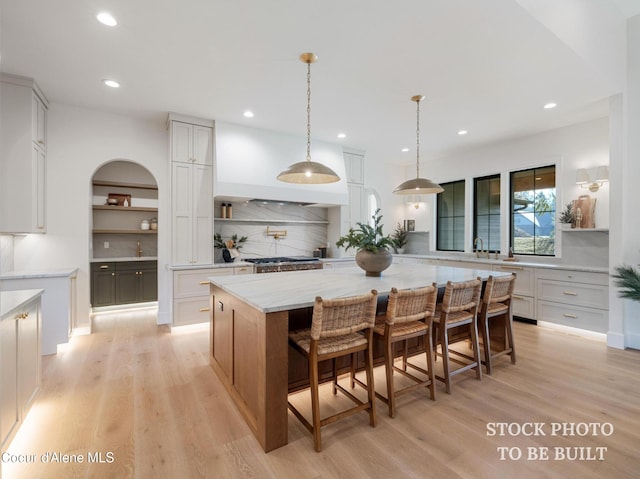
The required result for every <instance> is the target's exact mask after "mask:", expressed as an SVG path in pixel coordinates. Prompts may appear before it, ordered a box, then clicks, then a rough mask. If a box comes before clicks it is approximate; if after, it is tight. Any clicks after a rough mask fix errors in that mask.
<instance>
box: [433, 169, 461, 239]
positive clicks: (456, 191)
mask: <svg viewBox="0 0 640 479" xmlns="http://www.w3.org/2000/svg"><path fill="white" fill-rule="evenodd" d="M440 186H442V187H443V188H444V191H443V192H442V193H439V194H438V198H437V213H436V214H437V216H436V217H437V231H436V249H438V250H442V251H464V180H463V181H456V182H453V183H444V184H441V185H440Z"/></svg>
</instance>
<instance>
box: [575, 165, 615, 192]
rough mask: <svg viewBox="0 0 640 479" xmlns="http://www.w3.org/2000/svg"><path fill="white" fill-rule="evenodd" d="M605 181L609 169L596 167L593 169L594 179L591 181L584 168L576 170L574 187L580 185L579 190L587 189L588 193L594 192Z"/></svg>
mask: <svg viewBox="0 0 640 479" xmlns="http://www.w3.org/2000/svg"><path fill="white" fill-rule="evenodd" d="M605 181H609V167H608V166H606V165H604V166H598V167H597V168H596V169H595V179H594V180H593V181H591V176H590V175H589V171H588V170H587V169H586V168H578V170H577V171H576V185H580V187H581V188H588V189H589V191H592V192H594V193H595V192H596V191H598V190H599V189H600V187H601V186H602V185H603V184H604V182H605Z"/></svg>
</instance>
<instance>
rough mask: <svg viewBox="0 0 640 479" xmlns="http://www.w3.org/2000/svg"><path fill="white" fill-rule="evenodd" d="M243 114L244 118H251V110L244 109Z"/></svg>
mask: <svg viewBox="0 0 640 479" xmlns="http://www.w3.org/2000/svg"><path fill="white" fill-rule="evenodd" d="M243 115H244V116H245V118H253V112H252V111H249V110H247V111H245V112H244V113H243Z"/></svg>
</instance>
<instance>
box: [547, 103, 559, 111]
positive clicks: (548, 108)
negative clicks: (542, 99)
mask: <svg viewBox="0 0 640 479" xmlns="http://www.w3.org/2000/svg"><path fill="white" fill-rule="evenodd" d="M556 106H558V105H556V104H555V103H553V102H551V103H547V104H546V105H545V106H544V109H545V110H551V109H552V108H555V107H556Z"/></svg>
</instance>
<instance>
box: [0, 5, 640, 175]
mask: <svg viewBox="0 0 640 479" xmlns="http://www.w3.org/2000/svg"><path fill="white" fill-rule="evenodd" d="M554 2H555V5H554ZM587 4H588V6H589V7H590V8H591V10H590V11H587V10H588V9H587V10H584V6H585V5H587ZM561 5H562V8H561V7H559V6H558V3H557V2H556V1H555V0H482V1H478V0H401V1H397V2H390V1H388V0H385V1H382V0H349V1H344V0H322V1H312V0H270V1H265V0H180V1H176V0H83V1H78V0H55V1H51V0H0V21H1V23H0V49H1V53H2V57H1V61H0V67H1V69H2V71H4V72H9V73H14V74H19V75H24V76H29V77H32V78H35V80H36V81H37V82H38V84H39V85H40V87H41V88H42V90H43V91H44V92H45V95H47V97H48V99H49V101H51V102H58V103H66V104H71V105H79V106H83V107H87V108H95V109H100V110H105V111H109V112H114V113H123V114H127V115H134V116H137V117H138V116H139V117H145V118H155V119H157V120H158V121H164V119H165V118H166V114H167V112H169V111H175V112H178V113H183V114H188V115H194V116H199V117H204V118H212V119H216V120H223V121H227V122H231V123H240V124H246V125H251V126H255V127H258V128H265V129H270V130H277V131H284V132H290V133H295V134H300V135H304V134H305V133H306V123H305V122H306V92H305V90H306V65H304V64H303V63H301V62H300V61H299V60H298V56H299V55H300V53H302V52H306V51H312V52H315V53H316V54H317V55H318V56H319V61H318V62H317V63H315V64H314V65H313V66H312V114H311V117H312V136H313V137H314V138H320V139H323V140H327V141H331V142H335V143H343V144H344V145H345V146H349V147H352V148H357V149H362V150H366V151H367V153H368V154H367V158H368V161H390V162H397V163H411V162H412V161H415V141H416V138H415V103H413V102H411V101H410V97H411V96H413V95H415V94H423V95H425V96H426V100H425V101H424V102H423V103H422V104H421V111H422V114H421V130H422V133H421V146H422V151H421V159H422V160H424V161H428V159H429V158H430V157H431V158H433V157H435V156H442V155H446V154H447V153H450V152H452V151H456V150H460V149H463V148H468V147H470V146H474V145H478V144H482V143H486V142H492V141H496V140H499V139H503V138H508V137H513V136H520V135H524V134H528V133H532V132H536V131H542V130H546V129H550V128H554V127H557V126H561V125H566V124H570V123H574V122H577V121H585V120H588V119H592V118H596V117H601V116H604V115H606V114H607V102H606V98H607V97H608V96H610V95H612V94H615V93H618V92H619V91H620V85H622V84H623V79H622V78H620V77H621V75H619V74H618V73H619V72H618V71H617V70H616V68H603V64H602V62H600V64H599V63H598V58H609V56H608V54H609V53H613V50H614V49H613V48H611V50H612V51H611V52H609V51H606V49H605V51H601V52H598V53H599V55H600V56H598V55H594V56H593V57H591V56H590V53H589V49H590V47H589V42H588V41H586V39H585V38H583V35H582V33H584V32H586V33H587V34H588V33H589V32H592V31H596V32H598V33H600V32H602V31H604V32H605V34H607V35H608V34H609V31H610V30H619V29H620V28H621V29H622V32H623V33H624V20H625V18H628V17H630V16H633V15H636V14H638V13H640V1H638V0H563V2H562V3H561ZM543 6H544V7H545V8H546V12H544V13H545V14H547V17H545V15H544V14H543V13H541V12H540V11H539V10H541V9H542V8H541V7H543ZM569 7H571V8H572V10H571V11H569V10H568V9H569ZM556 9H557V10H558V12H557V15H556V11H555V10H556ZM594 9H596V10H597V12H596V13H597V15H593V13H594ZM603 9H604V10H605V13H606V15H602V12H603ZM102 10H107V11H109V12H111V13H112V14H113V15H114V16H115V17H116V18H117V20H118V22H119V24H118V26H117V27H115V28H108V27H105V26H103V25H101V24H100V23H98V22H97V21H96V19H95V15H96V14H97V13H98V12H99V11H102ZM583 10H584V11H583ZM576 12H578V13H580V14H583V13H584V15H587V14H590V15H591V18H590V19H587V18H586V17H585V18H582V17H581V16H580V15H576ZM549 14H550V15H549ZM563 15H564V17H563ZM603 17H606V19H607V23H606V24H603V25H600V26H601V27H602V28H603V29H605V30H597V29H596V30H593V24H589V23H588V22H587V20H591V21H593V19H594V18H595V21H596V22H600V20H599V19H600V18H603ZM550 18H551V19H552V20H553V21H551V20H549V19H550ZM564 18H566V19H567V20H564ZM581 22H583V24H581ZM580 27H583V29H582V30H581V29H580ZM587 27H588V28H587ZM623 36H624V35H623ZM613 37H615V34H613ZM613 37H612V38H613ZM561 38H562V40H561ZM567 38H570V39H574V40H575V41H574V42H572V41H567ZM596 40H598V42H597V44H598V45H600V46H601V45H604V47H601V48H606V47H607V46H608V45H610V44H611V45H615V41H613V40H612V39H611V38H609V37H607V38H603V41H599V39H596ZM614 40H615V38H614ZM590 41H591V42H592V44H593V41H594V39H590ZM569 45H571V46H569ZM581 45H582V46H584V48H581ZM618 53H619V52H618ZM604 70H607V71H609V70H613V71H614V73H611V71H609V74H608V75H607V74H604V73H603V71H604ZM104 78H113V79H116V80H118V81H119V82H120V83H121V84H122V87H121V88H120V89H118V90H112V89H108V88H106V87H105V86H104V85H103V84H102V83H101V80H102V79H104ZM549 101H554V102H556V103H558V107H557V108H556V109H554V110H549V111H547V110H544V109H543V108H542V106H543V104H545V103H547V102H549ZM245 109H250V110H252V111H254V112H255V117H254V118H253V119H250V120H249V119H246V118H244V117H243V116H242V113H243V111H244V110H245ZM459 129H466V130H468V131H469V134H468V135H466V136H464V137H461V136H458V135H457V131H458V130H459ZM338 132H344V133H346V134H347V135H348V136H347V138H346V139H344V140H338V139H337V138H336V135H337V133H338ZM405 146H406V147H409V148H410V149H411V151H410V152H409V153H401V152H400V149H401V148H402V147H405Z"/></svg>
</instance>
